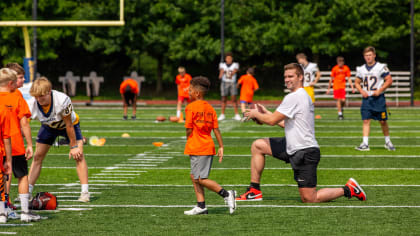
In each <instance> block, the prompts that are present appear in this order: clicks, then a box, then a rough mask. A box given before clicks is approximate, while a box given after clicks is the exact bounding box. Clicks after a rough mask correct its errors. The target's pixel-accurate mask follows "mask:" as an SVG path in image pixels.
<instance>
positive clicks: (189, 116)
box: [184, 76, 236, 215]
mask: <svg viewBox="0 0 420 236" xmlns="http://www.w3.org/2000/svg"><path fill="white" fill-rule="evenodd" d="M209 88H210V81H209V80H208V79H207V78H206V77H201V76H199V77H194V78H193V79H192V80H191V85H190V88H189V97H190V99H191V103H190V104H189V105H188V106H187V107H186V108H185V128H186V129H187V144H186V145H185V151H184V154H186V155H190V162H191V175H190V177H191V180H192V182H193V186H194V190H195V195H196V197H197V206H196V207H194V208H193V209H192V210H189V211H184V214H185V215H199V214H208V211H207V208H206V203H205V201H204V188H203V187H206V188H207V189H209V190H211V191H213V192H216V193H218V194H219V195H220V196H221V197H223V198H224V199H225V202H226V204H227V205H228V207H229V211H230V214H232V213H233V212H234V211H235V208H236V202H235V195H236V193H235V191H233V190H229V191H226V190H225V189H224V188H222V187H221V186H220V185H219V184H218V183H216V182H215V181H213V180H210V179H208V177H209V173H210V168H211V164H212V161H213V155H215V154H216V151H215V146H214V142H213V139H212V137H211V131H212V130H213V132H214V135H215V136H216V139H217V142H218V143H219V150H218V151H217V155H218V156H219V162H222V160H223V140H222V135H221V134H220V131H219V125H218V122H217V114H216V111H215V110H214V108H213V107H212V106H211V105H210V104H209V103H208V102H206V101H204V95H205V94H206V92H207V91H208V90H209Z"/></svg>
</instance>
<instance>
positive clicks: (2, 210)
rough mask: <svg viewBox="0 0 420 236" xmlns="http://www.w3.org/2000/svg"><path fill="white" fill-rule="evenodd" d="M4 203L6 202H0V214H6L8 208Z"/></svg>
mask: <svg viewBox="0 0 420 236" xmlns="http://www.w3.org/2000/svg"><path fill="white" fill-rule="evenodd" d="M4 204H6V202H3V201H1V202H0V214H2V213H3V214H6V208H5V207H4Z"/></svg>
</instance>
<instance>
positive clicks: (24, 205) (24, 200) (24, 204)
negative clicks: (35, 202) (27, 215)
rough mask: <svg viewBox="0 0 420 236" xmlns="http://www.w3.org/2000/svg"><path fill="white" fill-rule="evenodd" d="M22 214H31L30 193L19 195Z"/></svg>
mask: <svg viewBox="0 0 420 236" xmlns="http://www.w3.org/2000/svg"><path fill="white" fill-rule="evenodd" d="M19 199H20V208H21V210H22V212H29V193H24V194H19Z"/></svg>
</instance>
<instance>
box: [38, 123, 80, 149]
mask: <svg viewBox="0 0 420 236" xmlns="http://www.w3.org/2000/svg"><path fill="white" fill-rule="evenodd" d="M73 127H74V132H75V133H76V140H83V136H82V131H81V130H80V123H77V124H76V125H74V126H73ZM57 136H63V137H65V138H66V139H67V140H69V137H68V136H67V132H66V129H54V128H51V127H49V126H47V125H41V128H40V129H39V131H38V137H37V138H36V142H37V143H43V144H48V145H53V143H54V141H55V139H56V138H57Z"/></svg>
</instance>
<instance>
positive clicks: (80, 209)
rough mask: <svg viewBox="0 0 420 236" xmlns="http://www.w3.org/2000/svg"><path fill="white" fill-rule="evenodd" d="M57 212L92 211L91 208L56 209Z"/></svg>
mask: <svg viewBox="0 0 420 236" xmlns="http://www.w3.org/2000/svg"><path fill="white" fill-rule="evenodd" d="M57 210H58V211H90V210H92V208H74V207H70V208H62V207H60V208H57Z"/></svg>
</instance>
